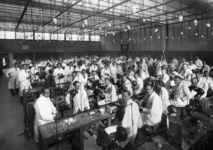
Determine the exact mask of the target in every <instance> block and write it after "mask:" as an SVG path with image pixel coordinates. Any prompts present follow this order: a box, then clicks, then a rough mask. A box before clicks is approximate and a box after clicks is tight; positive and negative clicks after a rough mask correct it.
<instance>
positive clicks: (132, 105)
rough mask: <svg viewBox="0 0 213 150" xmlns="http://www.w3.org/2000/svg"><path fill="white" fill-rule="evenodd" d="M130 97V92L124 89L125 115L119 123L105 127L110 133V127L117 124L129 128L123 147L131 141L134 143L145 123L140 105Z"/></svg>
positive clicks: (122, 143)
mask: <svg viewBox="0 0 213 150" xmlns="http://www.w3.org/2000/svg"><path fill="white" fill-rule="evenodd" d="M130 97H131V95H130V92H129V91H127V90H124V91H123V93H122V99H123V103H124V104H125V107H124V109H123V111H122V112H123V117H122V118H121V119H120V120H119V122H118V124H117V125H115V126H110V127H107V128H105V131H106V132H107V133H108V134H110V128H112V127H113V128H117V126H122V127H124V128H125V129H126V130H127V134H128V135H127V140H126V141H124V142H121V143H120V145H121V147H122V148H124V147H125V146H126V145H127V144H128V143H129V142H130V143H131V144H134V139H135V137H136V135H137V133H138V129H140V128H141V127H142V125H143V123H142V118H141V115H140V112H139V106H138V104H137V103H136V102H134V101H133V100H132V99H131V98H130ZM112 133H113V132H112Z"/></svg>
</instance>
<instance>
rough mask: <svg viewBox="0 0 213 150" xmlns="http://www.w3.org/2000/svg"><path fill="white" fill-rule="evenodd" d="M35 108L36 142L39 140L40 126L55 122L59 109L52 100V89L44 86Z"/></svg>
mask: <svg viewBox="0 0 213 150" xmlns="http://www.w3.org/2000/svg"><path fill="white" fill-rule="evenodd" d="M34 108H35V122H34V133H35V142H39V136H38V127H39V126H41V125H45V124H47V123H50V122H53V121H54V117H55V116H56V113H57V110H56V108H55V106H54V105H53V104H52V102H51V101H50V89H49V88H47V87H44V88H43V89H42V91H41V95H40V97H39V98H38V99H37V100H36V102H35V104H34Z"/></svg>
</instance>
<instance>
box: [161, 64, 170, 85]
mask: <svg viewBox="0 0 213 150" xmlns="http://www.w3.org/2000/svg"><path fill="white" fill-rule="evenodd" d="M161 72H162V81H163V83H164V85H165V88H166V89H169V88H170V77H169V75H168V74H167V71H166V67H165V66H162V67H161Z"/></svg>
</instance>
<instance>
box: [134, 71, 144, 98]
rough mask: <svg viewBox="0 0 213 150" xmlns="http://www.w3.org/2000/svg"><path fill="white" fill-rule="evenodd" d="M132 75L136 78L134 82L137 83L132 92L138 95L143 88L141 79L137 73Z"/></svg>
mask: <svg viewBox="0 0 213 150" xmlns="http://www.w3.org/2000/svg"><path fill="white" fill-rule="evenodd" d="M134 76H135V79H136V82H137V85H136V87H135V88H134V94H135V95H138V94H139V93H141V92H142V90H143V80H142V79H141V78H140V76H139V74H138V73H135V75H134Z"/></svg>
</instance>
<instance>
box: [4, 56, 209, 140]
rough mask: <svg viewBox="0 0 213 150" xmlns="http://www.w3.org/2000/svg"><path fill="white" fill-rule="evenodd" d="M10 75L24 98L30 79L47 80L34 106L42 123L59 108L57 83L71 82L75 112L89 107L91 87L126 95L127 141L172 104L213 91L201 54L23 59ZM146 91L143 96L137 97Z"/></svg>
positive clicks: (108, 95)
mask: <svg viewBox="0 0 213 150" xmlns="http://www.w3.org/2000/svg"><path fill="white" fill-rule="evenodd" d="M6 76H7V78H8V79H9V82H8V88H9V89H10V91H11V94H12V96H14V95H16V94H19V96H20V100H21V103H23V90H24V89H30V88H32V87H31V83H33V82H35V81H39V80H41V81H44V82H45V88H44V89H43V90H42V94H41V97H40V98H39V99H38V100H37V102H36V103H35V106H34V107H35V111H36V117H35V124H36V125H37V126H39V125H43V124H45V123H48V122H51V121H53V118H54V117H55V114H56V110H55V107H54V106H53V105H52V104H51V101H50V100H49V93H50V92H49V90H48V89H49V87H52V86H60V85H61V84H63V83H66V82H67V83H69V84H70V86H69V88H68V91H67V92H66V98H65V99H66V100H65V101H66V104H67V106H68V108H70V109H71V110H72V113H73V114H75V113H77V112H79V111H84V110H88V109H90V107H91V106H90V103H89V101H88V95H87V93H86V90H88V89H90V90H93V91H94V93H95V92H97V90H100V91H101V92H102V93H103V94H104V96H105V99H108V100H109V101H110V102H116V101H119V100H120V99H122V103H123V104H124V105H125V106H126V107H125V109H124V111H123V113H124V115H123V117H122V118H121V120H120V123H118V124H117V126H118V125H121V126H123V127H124V128H126V129H127V131H128V140H127V142H129V141H132V140H134V138H135V137H136V134H137V131H138V128H141V127H142V126H143V125H145V124H146V125H149V126H154V125H156V124H159V123H160V122H161V118H162V114H163V113H164V114H167V113H168V111H167V107H168V106H169V105H174V106H175V107H185V106H186V105H187V104H189V103H190V101H193V99H195V98H196V99H197V98H198V96H199V99H200V100H202V99H204V98H206V97H211V96H213V80H212V77H213V68H212V67H210V66H209V65H208V64H207V63H206V62H205V61H202V60H200V59H199V58H198V57H196V59H195V60H194V61H193V60H191V61H187V60H186V59H185V58H183V59H182V60H177V59H176V58H173V59H172V60H171V62H167V60H166V59H165V58H164V57H161V59H153V58H151V57H150V56H144V57H136V58H132V57H129V58H126V57H125V56H119V57H116V58H113V57H109V56H105V57H98V56H85V57H71V58H69V59H62V58H59V59H53V58H51V59H48V60H39V61H35V62H32V61H31V60H29V59H26V60H24V61H22V62H20V64H18V63H16V62H15V63H14V67H12V68H10V69H9V70H8V71H7V72H6ZM73 89H75V91H76V93H74V94H73ZM142 94H143V95H144V96H143V99H142V100H141V99H137V100H136V99H134V97H137V96H138V95H142ZM45 100H46V101H45ZM47 111H48V112H47ZM133 116H134V117H133ZM132 122H133V124H132ZM132 125H133V127H132ZM36 142H38V137H36Z"/></svg>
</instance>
